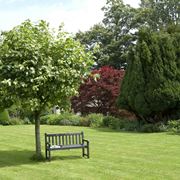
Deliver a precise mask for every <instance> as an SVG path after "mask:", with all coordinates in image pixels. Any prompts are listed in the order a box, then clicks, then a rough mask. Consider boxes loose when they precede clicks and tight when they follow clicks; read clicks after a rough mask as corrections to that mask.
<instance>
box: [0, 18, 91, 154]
mask: <svg viewBox="0 0 180 180" xmlns="http://www.w3.org/2000/svg"><path fill="white" fill-rule="evenodd" d="M1 38H2V42H1V45H0V87H1V90H3V91H4V92H5V93H6V94H7V96H3V99H2V102H3V104H1V106H3V107H4V108H6V107H8V106H10V105H12V104H13V102H16V101H20V102H21V104H22V105H23V106H24V107H26V106H28V107H30V108H31V110H32V111H33V113H34V116H35V127H36V128H35V132H36V155H37V156H38V157H40V156H41V145H40V130H39V129H40V127H39V126H40V120H39V116H40V114H41V112H42V110H43V109H44V108H45V107H47V106H53V105H58V104H59V103H61V105H62V104H63V102H64V101H66V99H69V98H70V97H71V96H73V95H75V94H76V92H77V89H78V87H79V84H80V82H81V80H82V79H83V78H84V77H85V76H86V75H87V72H88V71H89V69H90V67H91V66H92V64H93V61H92V55H91V53H88V52H86V51H85V49H84V47H83V46H82V45H81V44H80V43H79V42H77V41H75V40H73V38H71V37H70V35H68V34H67V33H64V32H62V31H61V30H59V31H58V32H57V33H55V32H53V31H52V30H51V29H50V28H49V26H48V24H47V23H46V22H45V21H40V22H39V23H35V24H34V23H32V22H31V21H29V20H27V21H25V22H23V23H22V24H21V25H19V26H17V27H15V28H13V29H12V30H10V31H8V32H4V33H2V35H1ZM1 92H2V91H1ZM7 97H8V98H7Z"/></svg>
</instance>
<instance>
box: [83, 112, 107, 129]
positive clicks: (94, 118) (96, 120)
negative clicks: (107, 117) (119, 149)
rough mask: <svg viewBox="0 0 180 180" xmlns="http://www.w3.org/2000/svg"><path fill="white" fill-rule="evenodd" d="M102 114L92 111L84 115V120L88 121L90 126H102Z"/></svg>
mask: <svg viewBox="0 0 180 180" xmlns="http://www.w3.org/2000/svg"><path fill="white" fill-rule="evenodd" d="M103 118H104V116H103V114H96V113H92V114H89V115H87V116H86V117H85V119H86V120H85V121H86V122H88V124H89V125H90V127H102V126H103Z"/></svg>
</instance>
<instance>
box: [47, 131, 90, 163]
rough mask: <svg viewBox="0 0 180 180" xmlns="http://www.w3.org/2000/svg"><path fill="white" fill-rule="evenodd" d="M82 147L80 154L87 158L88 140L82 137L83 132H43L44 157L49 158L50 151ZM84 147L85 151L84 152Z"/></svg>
mask: <svg viewBox="0 0 180 180" xmlns="http://www.w3.org/2000/svg"><path fill="white" fill-rule="evenodd" d="M78 148H81V149H82V156H83V157H84V156H86V157H87V158H89V141H88V140H86V139H84V133H83V132H80V133H62V134H47V133H45V154H46V159H48V160H51V151H56V150H66V149H78ZM85 149H86V153H85Z"/></svg>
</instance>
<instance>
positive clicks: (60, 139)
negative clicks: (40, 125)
mask: <svg viewBox="0 0 180 180" xmlns="http://www.w3.org/2000/svg"><path fill="white" fill-rule="evenodd" d="M83 138H84V133H83V132H80V133H62V134H47V133H45V143H46V144H47V143H49V144H51V145H59V146H60V145H73V144H83Z"/></svg>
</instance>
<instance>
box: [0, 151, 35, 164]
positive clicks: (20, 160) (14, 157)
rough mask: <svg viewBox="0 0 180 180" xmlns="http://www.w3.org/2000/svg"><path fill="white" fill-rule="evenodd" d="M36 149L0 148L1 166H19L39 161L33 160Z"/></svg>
mask: <svg viewBox="0 0 180 180" xmlns="http://www.w3.org/2000/svg"><path fill="white" fill-rule="evenodd" d="M33 154H34V151H28V150H21V151H20V150H19V151H18V150H11V151H8V150H4V151H2V150H0V168H2V167H6V166H18V165H24V164H35V163H37V162H35V161H33V160H31V157H32V156H33Z"/></svg>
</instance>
